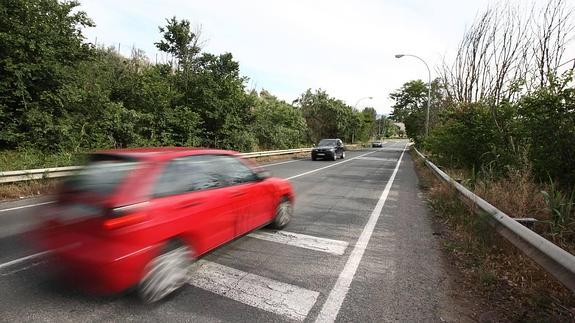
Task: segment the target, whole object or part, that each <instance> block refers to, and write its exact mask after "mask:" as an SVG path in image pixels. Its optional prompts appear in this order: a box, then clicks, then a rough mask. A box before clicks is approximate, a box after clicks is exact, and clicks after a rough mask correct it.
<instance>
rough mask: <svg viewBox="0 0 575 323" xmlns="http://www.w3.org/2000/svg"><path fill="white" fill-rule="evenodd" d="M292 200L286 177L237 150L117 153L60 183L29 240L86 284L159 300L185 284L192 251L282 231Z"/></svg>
mask: <svg viewBox="0 0 575 323" xmlns="http://www.w3.org/2000/svg"><path fill="white" fill-rule="evenodd" d="M293 200H294V193H293V190H292V187H291V185H290V183H289V182H288V181H287V180H284V179H280V178H273V177H270V176H269V173H268V172H267V171H265V170H263V169H261V168H259V167H256V166H255V165H252V163H251V162H249V161H248V160H245V159H243V158H241V157H240V156H238V155H237V153H234V152H230V151H223V150H205V149H187V148H149V149H124V150H111V151H104V152H99V153H95V154H92V155H91V156H90V158H89V162H88V164H87V166H86V167H85V168H83V169H82V170H81V171H79V172H78V173H77V174H76V175H75V176H72V177H70V178H69V179H68V180H67V181H65V182H64V183H63V185H62V187H61V189H60V191H59V193H58V197H57V202H56V203H55V204H53V205H51V206H50V207H49V209H47V210H45V213H46V214H50V215H49V216H48V217H47V219H46V221H44V222H43V224H42V226H41V227H39V228H38V229H37V230H35V231H34V233H33V235H32V237H33V239H34V240H35V241H36V242H37V243H38V244H39V245H40V246H41V247H42V248H44V249H47V250H52V251H53V257H54V260H55V264H58V265H59V266H60V267H62V269H63V272H64V273H65V276H64V277H66V278H73V279H74V282H78V283H80V285H81V286H82V287H84V288H86V289H88V290H90V291H92V292H97V293H116V292H120V291H123V290H126V289H128V288H130V287H137V289H138V292H139V294H140V296H141V297H142V298H143V299H144V300H145V301H147V302H154V301H156V300H159V299H161V298H163V297H164V296H166V295H168V294H169V293H171V292H172V291H174V290H176V289H178V288H179V287H181V286H183V285H184V284H185V283H186V281H187V276H188V270H189V267H190V264H191V263H192V262H193V260H194V259H195V258H196V257H198V256H200V255H202V254H205V253H206V252H208V251H210V250H212V249H214V248H216V247H218V246H220V245H222V244H224V243H226V242H228V241H230V240H233V239H234V238H237V237H239V236H241V235H244V234H246V233H248V232H250V231H252V230H255V229H257V228H260V227H262V226H265V225H271V226H273V227H274V228H277V229H281V228H283V227H284V226H285V225H286V224H287V223H288V222H289V220H290V218H291V216H292V212H293V211H292V210H293V207H292V204H293Z"/></svg>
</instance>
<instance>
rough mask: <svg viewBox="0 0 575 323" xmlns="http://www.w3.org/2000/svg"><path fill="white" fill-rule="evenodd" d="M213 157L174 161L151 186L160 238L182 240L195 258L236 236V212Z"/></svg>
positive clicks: (177, 159)
mask: <svg viewBox="0 0 575 323" xmlns="http://www.w3.org/2000/svg"><path fill="white" fill-rule="evenodd" d="M213 157H214V156H210V155H196V156H187V157H182V158H176V159H173V160H171V161H169V162H168V164H167V165H166V166H165V167H164V169H163V171H162V173H161V175H160V176H159V178H158V180H157V182H156V185H155V187H154V193H153V194H154V198H153V199H152V200H151V202H150V203H151V205H150V210H151V213H152V216H153V217H154V219H155V220H156V221H157V226H156V228H155V230H156V232H157V234H158V235H159V236H164V237H166V238H170V237H173V236H181V237H184V239H185V240H186V241H188V242H189V243H190V244H191V245H192V247H193V248H194V251H195V252H196V254H197V255H200V254H203V253H205V252H207V251H209V250H211V249H213V248H216V247H218V246H219V245H221V244H223V243H225V242H227V241H229V240H231V239H233V238H234V236H235V212H234V206H233V201H232V199H231V196H230V192H229V190H228V189H227V187H226V183H225V181H224V180H223V179H222V177H221V176H220V175H219V174H218V173H217V170H215V169H214V168H213V167H212V166H211V162H212V160H213Z"/></svg>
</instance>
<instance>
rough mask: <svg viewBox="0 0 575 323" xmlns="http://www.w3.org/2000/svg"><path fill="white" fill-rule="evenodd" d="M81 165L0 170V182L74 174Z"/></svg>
mask: <svg viewBox="0 0 575 323" xmlns="http://www.w3.org/2000/svg"><path fill="white" fill-rule="evenodd" d="M80 168H82V167H81V166H68V167H54V168H42V169H27V170H15V171H9V172H0V183H14V182H22V181H29V180H32V179H43V178H57V177H65V176H69V175H72V174H73V173H74V172H75V171H76V170H78V169H80Z"/></svg>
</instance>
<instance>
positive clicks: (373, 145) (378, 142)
mask: <svg viewBox="0 0 575 323" xmlns="http://www.w3.org/2000/svg"><path fill="white" fill-rule="evenodd" d="M371 147H373V148H375V147H383V141H381V140H376V141H374V142H372V143H371Z"/></svg>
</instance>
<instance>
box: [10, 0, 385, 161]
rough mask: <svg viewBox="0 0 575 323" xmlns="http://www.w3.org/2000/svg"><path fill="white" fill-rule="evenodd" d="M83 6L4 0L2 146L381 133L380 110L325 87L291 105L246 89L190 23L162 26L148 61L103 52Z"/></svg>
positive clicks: (281, 141)
mask: <svg viewBox="0 0 575 323" xmlns="http://www.w3.org/2000/svg"><path fill="white" fill-rule="evenodd" d="M78 5H79V4H78V3H77V2H74V1H70V2H68V1H65V2H59V1H57V0H6V1H2V2H1V3H0V43H1V44H2V46H1V47H0V75H2V78H1V79H0V150H2V151H8V150H26V151H27V152H30V151H32V152H38V153H39V154H48V153H49V154H67V153H76V152H82V151H86V150H91V149H100V148H122V147H133V146H204V147H218V148H226V149H235V150H240V151H250V150H254V149H286V148H293V147H298V146H302V145H311V143H312V141H316V140H318V139H320V138H322V137H339V138H342V139H344V140H345V141H347V142H350V141H358V140H368V139H369V138H370V137H371V136H373V135H375V133H374V129H375V122H376V119H377V118H376V115H375V110H373V109H369V108H368V109H366V110H364V111H363V112H360V111H356V110H355V109H353V108H352V107H350V106H349V105H347V104H345V103H344V102H343V101H341V100H337V99H334V98H331V97H329V96H328V95H327V94H326V93H325V92H324V91H321V90H318V91H312V90H308V91H306V92H305V93H304V94H302V96H301V98H300V99H299V100H296V102H294V103H293V104H290V103H286V102H284V101H281V100H279V99H277V98H276V97H274V96H273V95H271V94H270V93H268V92H267V91H262V92H261V93H255V92H253V91H249V90H248V89H247V88H246V83H247V82H246V81H247V78H246V77H243V76H241V75H240V66H239V63H238V62H237V61H236V60H234V58H233V56H232V54H230V53H224V54H220V55H215V54H212V53H207V52H205V51H203V50H202V48H201V45H200V44H201V41H200V40H199V36H198V35H197V33H196V32H194V30H192V27H191V24H190V22H189V21H187V20H178V19H176V18H175V17H174V18H170V19H167V20H166V25H165V26H162V27H159V35H158V39H159V40H158V42H156V43H155V45H156V47H157V48H158V49H159V50H160V51H163V52H165V53H166V54H168V55H170V56H172V57H173V58H174V59H173V60H172V61H170V62H169V63H159V64H154V63H151V62H150V61H149V60H148V59H147V57H146V56H145V54H144V53H143V52H141V51H139V50H133V52H132V55H131V57H129V58H127V57H124V56H122V55H120V54H119V53H117V52H116V51H115V50H114V49H112V48H110V49H106V48H103V47H95V46H94V45H92V44H89V43H87V42H86V41H85V39H84V37H83V35H82V30H83V29H84V28H87V27H90V26H94V23H93V22H92V21H91V20H90V19H89V18H88V16H87V15H86V14H85V13H84V12H82V11H79V10H77V7H78Z"/></svg>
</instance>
